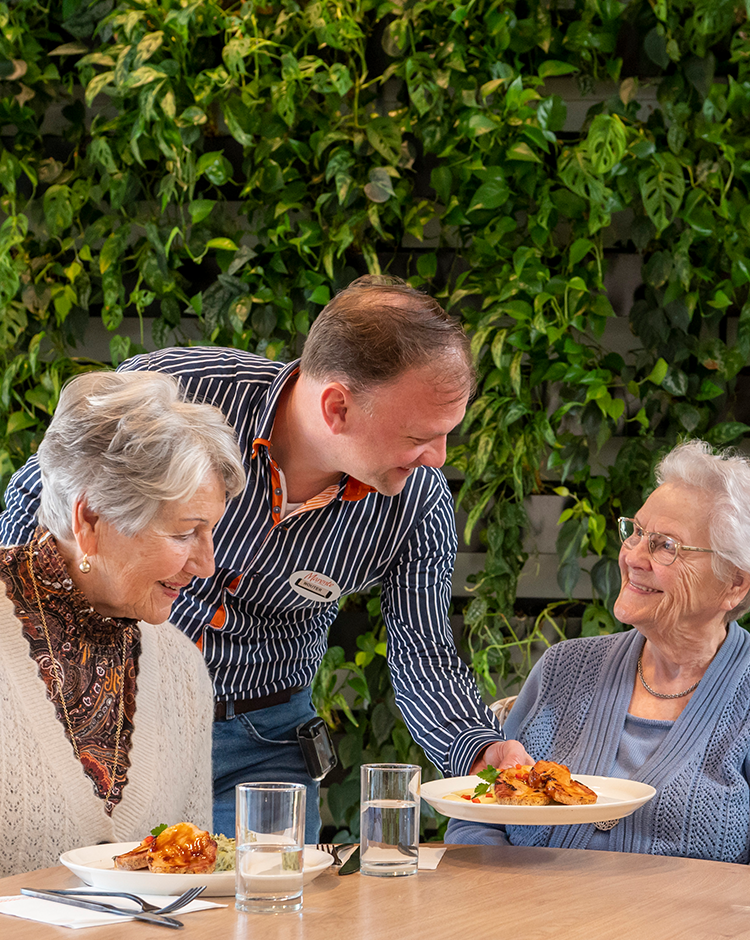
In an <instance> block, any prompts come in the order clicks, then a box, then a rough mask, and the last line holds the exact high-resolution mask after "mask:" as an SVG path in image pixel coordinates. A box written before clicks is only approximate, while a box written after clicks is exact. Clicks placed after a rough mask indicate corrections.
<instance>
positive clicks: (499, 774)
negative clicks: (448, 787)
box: [445, 760, 596, 806]
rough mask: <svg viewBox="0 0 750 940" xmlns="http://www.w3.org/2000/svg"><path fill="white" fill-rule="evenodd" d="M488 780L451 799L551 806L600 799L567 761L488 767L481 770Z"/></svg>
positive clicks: (480, 774) (448, 797)
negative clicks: (569, 767)
mask: <svg viewBox="0 0 750 940" xmlns="http://www.w3.org/2000/svg"><path fill="white" fill-rule="evenodd" d="M478 776H479V777H481V778H482V780H483V781H485V782H484V783H480V784H477V786H476V787H475V788H474V789H473V790H471V789H468V790H457V791H455V792H454V793H449V794H447V795H446V797H445V799H447V800H469V801H470V802H471V803H501V804H506V805H513V806H550V805H554V804H556V803H563V804H565V805H568V806H581V805H585V804H589V803H596V793H594V791H593V790H592V789H590V788H589V787H587V786H586V785H585V784H584V783H581V782H580V781H578V780H573V779H572V778H571V775H570V770H569V769H568V768H567V767H566V766H565V764H556V763H555V762H554V761H546V760H538V761H537V762H536V763H535V764H533V765H531V764H516V766H515V767H508V768H506V769H505V770H497V769H496V768H494V767H487V768H485V770H482V771H480V772H479V774H478Z"/></svg>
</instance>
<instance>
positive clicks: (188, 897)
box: [46, 885, 207, 914]
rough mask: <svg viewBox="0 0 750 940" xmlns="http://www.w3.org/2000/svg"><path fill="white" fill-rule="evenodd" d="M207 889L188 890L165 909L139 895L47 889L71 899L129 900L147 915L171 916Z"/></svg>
mask: <svg viewBox="0 0 750 940" xmlns="http://www.w3.org/2000/svg"><path fill="white" fill-rule="evenodd" d="M206 887H207V886H206V885H200V886H198V887H196V888H188V890H187V891H186V892H185V893H184V894H181V895H180V897H179V898H175V899H174V901H172V902H171V903H170V904H167V905H166V906H165V907H157V906H156V904H149V902H148V901H144V900H143V898H139V897H138V895H137V894H128V893H127V891H103V890H101V889H98V888H86V887H81V888H47V889H46V891H47V893H48V894H59V895H68V896H70V897H80V898H84V899H85V898H89V897H102V898H128V899H129V900H130V901H134V902H135V903H136V904H140V906H141V910H142V911H144V912H145V913H146V914H170V913H171V912H172V911H179V910H180V909H181V908H183V907H187V905H188V904H190V902H191V901H194V900H195V899H196V898H197V897H198V895H199V894H203V892H204V891H205V890H206Z"/></svg>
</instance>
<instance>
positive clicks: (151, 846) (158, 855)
mask: <svg viewBox="0 0 750 940" xmlns="http://www.w3.org/2000/svg"><path fill="white" fill-rule="evenodd" d="M114 861H115V868H116V869H119V870H121V871H136V870H138V869H141V868H148V870H149V871H151V872H155V873H161V874H179V875H204V874H209V873H211V872H212V871H213V870H214V868H215V867H216V840H215V839H213V838H212V836H211V833H210V832H206V831H205V830H203V829H199V828H198V827H197V826H194V825H193V824H192V823H188V822H181V823H177V825H176V826H157V828H156V829H153V830H152V831H151V835H150V836H146V838H145V839H144V840H143V842H141V844H140V845H138V846H136V848H134V849H132V850H131V851H130V852H125V853H124V854H123V855H116V856H115V860H114Z"/></svg>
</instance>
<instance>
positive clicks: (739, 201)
mask: <svg viewBox="0 0 750 940" xmlns="http://www.w3.org/2000/svg"><path fill="white" fill-rule="evenodd" d="M0 82H2V87H1V88H0V110H1V111H2V118H1V119H0V126H1V127H2V132H1V134H0V143H1V145H2V146H0V212H1V213H2V215H1V216H0V372H1V374H0V474H2V476H3V479H4V480H7V478H8V476H9V474H10V473H11V472H12V471H13V470H14V469H15V468H16V467H18V466H19V465H20V464H21V463H22V462H23V461H24V460H25V459H26V457H27V456H28V454H29V453H31V452H32V451H33V450H34V449H35V448H36V446H37V444H38V442H39V440H40V438H41V435H42V434H43V431H44V428H45V427H46V424H47V422H48V420H49V416H50V414H51V413H52V411H53V410H54V407H55V404H56V401H57V396H58V394H59V390H60V387H61V385H62V383H63V382H64V381H65V379H66V378H67V377H68V376H70V375H71V374H74V373H75V372H77V371H79V370H82V369H87V368H91V367H97V366H100V365H101V363H97V362H94V361H92V360H91V359H89V358H88V357H87V336H89V335H90V332H89V331H90V329H91V326H92V323H97V324H100V325H101V327H100V329H103V330H105V331H106V332H107V334H108V335H109V337H110V342H109V356H108V357H106V358H107V362H112V363H115V364H116V363H118V362H120V361H121V360H122V359H123V358H125V357H127V356H129V355H131V354H133V353H134V352H137V351H139V350H140V349H142V348H146V347H147V346H151V345H154V346H164V345H168V344H173V343H178V344H179V343H189V342H198V343H208V344H212V343H215V344H222V345H230V346H236V347H239V348H242V349H248V350H252V351H255V352H258V353H260V354H262V355H266V356H268V357H270V358H276V359H288V358H291V357H292V356H293V355H295V354H296V352H297V351H298V349H299V347H300V344H301V342H302V340H303V339H304V336H305V334H306V332H307V329H308V327H309V324H310V322H311V321H312V319H313V318H314V317H315V315H316V314H317V312H318V311H319V310H320V309H321V307H322V306H323V305H324V304H325V303H326V302H327V301H328V300H329V298H330V297H331V296H332V294H333V293H334V292H335V291H336V290H337V289H339V288H340V287H341V286H342V285H344V284H346V283H348V282H349V281H350V280H351V279H352V278H353V277H354V276H356V275H359V274H363V273H366V272H368V271H369V272H373V273H376V272H379V271H390V272H393V273H396V274H398V275H400V276H403V277H406V278H408V279H409V281H410V283H412V284H413V285H414V286H416V287H422V288H424V289H426V290H428V291H430V292H431V293H433V294H435V295H436V296H438V297H439V298H440V299H441V301H442V302H443V303H444V305H445V306H446V307H447V308H448V309H449V310H450V311H451V312H452V313H454V314H455V315H457V316H459V317H461V319H462V321H463V322H464V324H465V326H466V328H467V330H469V331H470V332H471V335H472V342H473V348H474V353H475V356H476V360H477V365H478V370H479V376H480V382H479V390H478V394H477V397H476V399H475V400H474V401H473V402H472V404H471V406H470V408H469V412H468V414H467V417H466V421H465V423H464V427H463V429H462V435H463V436H462V437H461V438H460V439H459V441H458V442H457V444H456V446H455V447H453V448H452V450H451V453H450V456H449V462H450V463H451V464H452V465H453V466H454V467H455V468H457V469H458V470H460V471H461V473H462V475H463V483H462V485H461V486H460V490H459V491H458V492H457V501H458V503H459V504H460V505H461V506H462V508H464V509H465V510H466V512H467V513H468V517H467V518H468V522H467V526H466V532H465V535H466V536H467V538H468V536H469V535H470V533H471V532H472V531H473V530H475V529H477V527H478V529H479V530H481V532H482V538H483V540H484V543H485V547H486V556H485V557H486V563H485V566H484V570H483V572H482V573H481V574H480V575H479V576H478V578H477V581H476V584H475V585H474V594H473V598H472V600H471V601H470V603H469V604H468V606H467V607H466V610H465V611H464V620H465V627H466V631H465V632H466V638H467V643H468V650H469V652H468V655H469V656H470V658H471V660H472V662H473V665H474V667H475V670H476V672H477V674H478V676H479V678H480V680H481V681H482V682H483V684H484V687H485V689H486V690H487V691H488V693H493V692H495V691H497V683H498V681H499V682H500V684H501V685H502V684H506V685H508V686H512V684H513V683H514V682H517V681H518V680H519V679H521V678H523V675H524V674H525V672H526V670H527V669H528V664H529V659H528V656H527V655H526V653H528V652H529V651H530V650H531V649H532V646H533V644H535V643H537V642H550V641H551V640H552V639H554V638H556V637H558V636H559V635H561V633H564V623H563V620H562V619H561V617H560V616H559V615H560V613H561V612H562V611H563V607H564V606H565V605H560V604H559V603H558V602H556V605H557V606H555V607H549V608H547V609H546V610H544V611H542V613H541V614H539V613H538V612H532V613H530V614H528V615H526V616H525V617H524V616H520V617H519V616H518V615H519V614H520V615H523V614H524V613H525V612H524V611H523V610H521V609H519V605H518V602H517V578H518V575H519V573H520V571H521V569H522V567H523V565H524V563H525V561H526V554H525V551H524V547H523V546H524V543H523V539H522V536H523V530H524V527H525V525H526V521H527V520H526V515H525V505H526V500H527V499H528V497H529V496H530V495H531V494H537V493H542V494H543V493H550V494H551V493H557V494H558V495H560V496H563V497H564V498H565V500H566V504H565V508H564V511H563V515H562V517H561V519H560V526H559V537H558V553H559V559H560V568H559V585H560V588H561V590H562V592H563V594H564V595H565V596H566V597H567V598H569V601H570V602H571V603H573V602H575V603H576V605H577V606H576V609H577V610H578V612H580V613H581V614H582V630H583V632H584V633H598V632H608V631H611V630H616V629H619V627H620V625H619V624H618V623H617V622H616V620H615V619H614V616H613V614H612V602H613V598H614V596H615V595H616V592H617V587H618V583H619V578H618V573H617V568H616V555H617V544H616V539H615V535H614V532H615V527H614V522H615V519H616V517H617V516H618V515H621V514H626V515H630V514H632V513H633V511H634V510H635V509H637V508H638V506H639V505H640V503H641V501H642V499H643V495H644V491H645V489H647V487H648V486H649V485H650V478H651V472H652V467H653V465H654V463H655V461H656V459H657V458H658V456H659V454H660V453H661V452H662V451H663V450H664V449H665V448H667V447H669V446H671V445H672V444H673V443H674V442H675V441H676V440H678V439H679V438H681V437H684V436H695V435H699V436H701V437H704V438H706V439H707V440H709V441H710V442H712V443H713V444H716V445H726V444H742V442H743V441H744V440H745V438H746V436H747V434H748V432H750V427H749V426H748V423H747V422H750V415H749V414H748V412H747V406H746V405H745V398H746V397H745V395H744V392H745V388H746V382H747V374H746V369H747V362H748V357H749V356H750V305H749V304H748V284H750V261H748V258H749V257H750V203H749V201H748V187H749V186H750V124H749V122H750V24H749V22H748V4H747V3H746V2H743V0H699V2H692V0H691V2H687V0H631V2H629V3H622V2H617V0H566V2H565V3H563V2H557V0H468V2H466V3H460V2H458V3H457V2H446V0H337V2H335V3H334V2H333V0H313V2H310V3H305V4H300V3H298V2H293V0H281V2H267V0H264V2H253V0H249V2H236V3H231V2H228V3H224V2H217V0H197V2H191V0H159V2H156V0H63V2H62V3H53V2H52V0H47V2H46V3H39V2H38V0H33V2H32V0H16V2H13V3H0ZM572 93H575V94H572ZM578 93H580V94H583V95H584V96H588V102H589V103H590V107H588V110H587V113H586V114H585V117H583V118H582V119H581V120H577V119H573V117H572V110H571V114H570V115H569V109H572V105H571V98H572V97H576V96H577V94H578ZM584 100H586V99H585V98H584ZM623 253H625V254H629V255H631V256H632V255H635V256H637V258H638V259H639V261H640V263H641V272H642V273H641V283H640V285H639V286H638V289H637V291H636V295H635V298H634V301H633V303H632V305H630V309H625V310H622V309H618V311H617V312H616V311H615V310H614V308H613V305H612V302H611V299H610V298H611V286H612V285H611V280H608V278H610V277H611V275H610V274H609V273H608V272H610V271H611V268H612V263H613V261H614V260H615V259H616V258H617V257H618V256H619V255H621V254H623ZM622 316H626V317H627V318H628V321H629V326H630V330H631V333H632V341H630V342H629V343H627V348H624V347H623V346H622V343H621V341H620V340H617V338H616V331H614V330H613V326H614V325H615V323H616V322H617V320H618V317H622ZM134 323H135V324H137V329H136V330H135V331H133V329H132V326H133V324H134ZM618 335H619V334H618ZM134 337H135V338H134ZM584 569H586V570H590V579H591V588H592V594H593V600H592V601H590V602H589V601H584V600H583V599H582V598H580V597H576V591H577V585H578V583H579V579H580V577H581V572H582V571H583V570H584ZM584 577H588V575H584ZM524 624H527V625H528V626H524ZM545 624H546V625H547V628H546V629H544V625H545ZM550 629H551V631H552V632H551V633H550ZM372 635H373V636H374V637H375V638H376V639H375V640H373V642H374V643H375V646H374V647H373V649H369V647H368V651H369V652H368V655H370V654H372V659H371V660H370V661H369V662H368V664H367V665H368V667H369V666H371V665H372V663H378V662H379V659H378V653H377V652H376V648H377V646H378V643H380V642H381V639H378V636H379V635H378V633H377V630H375V631H374V632H373V634H372ZM363 642H364V641H363ZM367 642H370V641H369V640H368V641H367ZM519 651H520V652H521V653H523V655H521V656H520V657H519ZM360 652H363V653H364V652H366V651H365V650H364V649H360ZM329 657H330V659H327V660H326V664H325V666H324V674H325V675H326V676H327V677H328V679H330V678H331V677H332V676H334V671H332V670H331V669H329V667H330V666H331V665H332V664H333V663H335V662H337V663H338V665H339V667H341V666H343V664H344V663H345V662H347V661H346V660H345V659H344V658H342V654H341V652H340V651H339V652H336V651H335V650H333V651H332V652H331V653H330V654H329ZM337 657H338V658H337ZM381 658H382V657H381ZM352 662H353V663H354V665H356V666H357V669H360V670H363V669H364V667H363V665H362V664H361V663H360V664H359V665H357V664H356V663H355V662H354V660H352ZM347 668H349V672H346V673H345V675H346V676H347V677H348V679H351V680H352V681H355V680H356V681H355V685H356V688H354V687H350V688H349V690H348V692H347V694H348V696H349V698H348V699H347V698H346V696H345V695H344V692H343V690H342V689H341V688H339V687H338V686H336V685H335V684H334V685H330V683H328V680H327V681H326V682H322V681H321V683H319V685H318V693H319V695H318V701H319V706H320V708H321V709H322V710H323V711H324V712H325V713H326V714H327V715H328V716H329V718H330V720H331V721H332V723H334V724H336V723H338V724H339V727H340V728H342V729H349V732H350V733H351V734H352V735H353V736H354V737H353V739H352V740H354V738H357V736H358V735H359V736H360V738H361V742H360V743H361V748H360V751H361V752H362V753H365V752H367V753H368V754H377V753H381V752H382V749H383V747H385V746H388V747H393V748H396V750H397V752H398V753H401V752H400V751H398V745H397V743H396V742H395V739H394V738H393V734H394V733H395V730H396V729H398V728H400V726H398V725H397V724H394V726H393V728H390V729H389V730H388V732H387V734H385V732H384V731H383V729H384V728H385V727H386V724H385V723H384V722H382V723H381V724H377V723H376V724H377V727H378V728H379V732H378V733H376V732H375V731H374V729H373V725H372V724H371V723H369V722H370V719H371V715H370V711H368V709H371V708H374V706H373V701H374V696H375V693H374V692H373V691H372V690H371V689H370V688H369V682H370V681H372V682H373V683H375V685H377V686H378V688H380V678H372V679H371V680H370V679H368V676H367V675H366V674H365V672H364V671H363V672H362V675H359V674H358V673H357V671H356V669H354V668H353V666H350V667H347ZM325 670H328V671H327V672H326V671H325ZM342 696H343V698H342ZM355 701H356V704H357V708H358V711H357V712H355V711H350V712H349V713H348V712H347V708H349V709H351V708H352V703H354V702H355ZM346 702H349V704H348V705H347V704H346ZM385 707H386V708H388V707H389V706H387V705H386V706H385ZM373 713H374V712H373ZM389 713H390V712H389ZM378 714H379V715H380V716H381V718H382V717H383V716H384V714H385V713H384V712H383V711H382V709H381V710H380V711H379V712H378ZM395 720H396V717H395V716H394V721H395ZM356 721H359V722H360V723H362V722H364V724H363V725H361V727H362V728H365V727H366V728H368V729H370V730H369V731H367V734H370V733H371V732H372V734H373V735H374V737H372V738H371V739H367V740H366V739H365V737H362V736H363V735H365V731H360V730H357V729H358V727H359V726H358V725H356V724H354V722H356ZM378 721H380V719H378ZM397 738H398V735H397ZM358 740H359V739H358ZM398 740H399V741H400V740H401V739H400V738H398ZM402 743H404V742H402ZM347 746H348V745H347ZM345 751H346V747H345ZM355 751H357V748H356V747H353V749H352V764H351V766H352V767H354V768H356V760H357V757H356V755H355V753H354V752H355ZM360 751H357V753H360ZM345 815H346V814H345V813H344V814H343V815H342V816H341V820H340V821H341V824H342V825H345V824H347V823H346V820H345V819H344V816H345Z"/></svg>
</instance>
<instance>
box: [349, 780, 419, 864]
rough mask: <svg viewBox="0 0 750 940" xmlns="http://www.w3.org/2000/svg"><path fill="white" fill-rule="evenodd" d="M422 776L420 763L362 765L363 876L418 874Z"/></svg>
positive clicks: (361, 836) (361, 839) (361, 823)
mask: <svg viewBox="0 0 750 940" xmlns="http://www.w3.org/2000/svg"><path fill="white" fill-rule="evenodd" d="M421 773H422V771H421V768H420V767H419V766H418V765H417V764H363V765H362V777H361V782H362V790H361V797H362V799H361V806H360V813H361V815H360V830H359V831H360V871H361V872H362V874H364V875H382V876H393V875H414V874H416V872H417V862H418V860H419V800H420V795H419V794H420V783H421Z"/></svg>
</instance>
